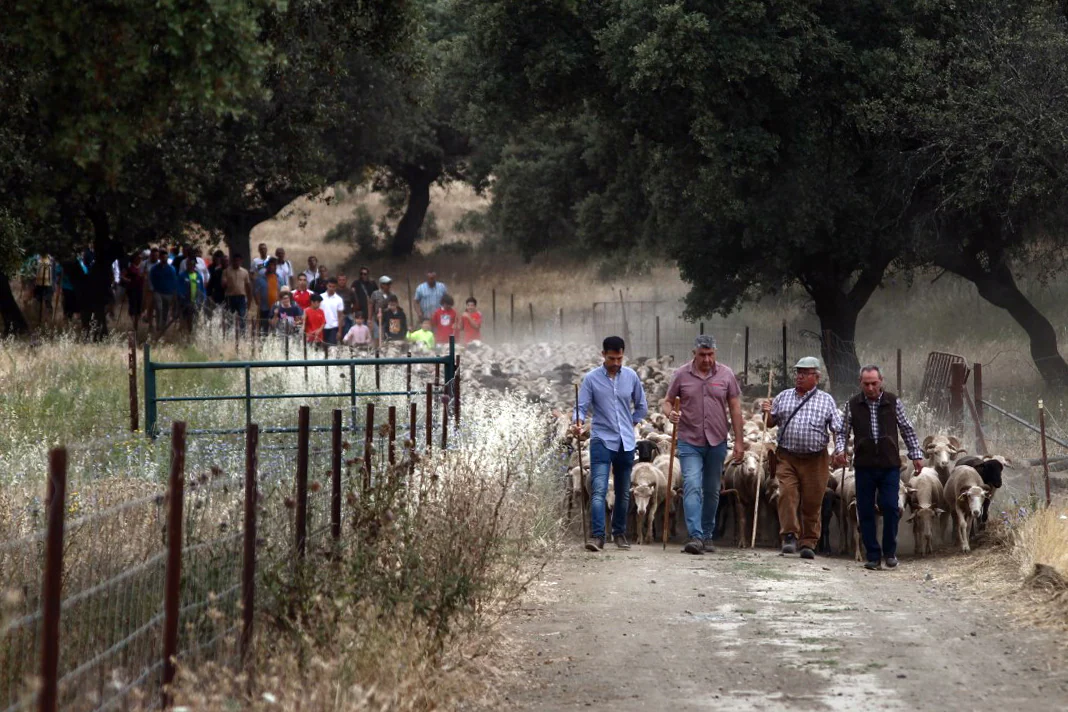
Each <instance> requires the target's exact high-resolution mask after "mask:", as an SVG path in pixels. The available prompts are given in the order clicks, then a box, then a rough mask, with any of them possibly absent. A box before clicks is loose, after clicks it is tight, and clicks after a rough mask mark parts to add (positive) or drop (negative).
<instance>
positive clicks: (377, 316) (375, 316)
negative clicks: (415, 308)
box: [370, 275, 393, 344]
mask: <svg viewBox="0 0 1068 712" xmlns="http://www.w3.org/2000/svg"><path fill="white" fill-rule="evenodd" d="M391 294H393V280H392V279H390V278H389V276H388V275H382V276H381V277H379V278H378V289H376V290H375V291H374V292H372V293H371V304H370V310H371V315H370V316H371V336H373V337H374V339H375V343H376V344H377V343H380V341H381V339H382V335H381V334H380V333H379V329H380V328H381V323H382V314H383V313H384V312H385V310H386V307H387V306H388V304H389V295H391Z"/></svg>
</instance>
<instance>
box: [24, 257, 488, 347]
mask: <svg viewBox="0 0 1068 712" xmlns="http://www.w3.org/2000/svg"><path fill="white" fill-rule="evenodd" d="M78 264H79V266H80V267H81V269H82V270H83V271H84V272H85V273H88V272H89V269H90V268H91V267H92V264H93V254H92V250H86V251H85V252H84V253H82V254H81V255H79V256H78ZM112 271H113V275H114V291H115V301H114V303H115V304H120V303H122V302H125V304H126V308H127V312H128V314H129V316H130V319H131V321H132V323H133V327H134V329H135V330H136V329H137V328H138V324H139V322H140V321H141V320H142V319H143V320H144V321H145V322H146V323H147V324H148V325H149V327H150V328H151V329H154V331H155V332H156V334H157V335H158V334H162V333H164V332H165V331H166V330H167V329H168V328H169V327H170V326H171V324H173V323H175V322H178V323H180V324H181V326H182V327H183V328H184V329H186V330H192V329H193V327H194V324H195V322H196V321H197V320H198V319H199V318H200V317H201V316H202V315H210V314H214V313H217V312H222V313H223V314H225V315H226V318H225V321H224V323H226V324H231V323H232V324H233V325H234V328H236V329H238V331H239V333H241V334H244V333H245V332H246V328H247V327H246V324H247V323H248V321H249V320H250V318H251V319H252V321H253V323H254V327H253V328H255V329H257V331H258V333H259V334H260V335H261V336H266V335H268V334H271V333H288V334H303V335H304V338H305V339H306V340H307V341H308V342H309V343H313V344H324V345H339V344H344V345H347V346H351V347H354V348H372V347H373V348H379V347H381V346H382V345H383V344H386V343H396V342H410V344H411V345H412V346H414V347H416V348H420V349H424V350H433V349H434V348H435V347H437V346H439V345H442V344H448V342H449V339H450V338H455V340H456V342H457V343H460V344H468V343H471V342H473V341H480V340H481V339H482V314H481V312H479V310H478V300H476V299H475V297H474V296H470V297H468V298H467V299H466V301H465V302H464V306H463V311H461V312H458V311H457V309H456V301H455V299H454V298H453V296H452V295H451V294H449V291H448V288H447V287H446V285H445V283H444V282H441V281H440V280H438V278H437V274H436V273H435V272H433V271H430V272H427V274H426V281H424V282H422V283H421V284H419V286H418V287H417V288H416V290H415V293H414V294H413V295H412V300H411V305H412V311H414V314H412V315H411V316H409V315H408V314H407V313H406V312H405V311H404V309H403V308H402V307H401V304H400V299H399V298H398V296H397V295H396V294H394V292H393V280H392V279H390V277H389V276H388V275H381V276H379V277H378V279H377V280H372V279H371V272H370V270H369V269H368V268H367V267H361V268H360V270H359V276H358V277H357V278H356V279H355V280H352V281H351V282H350V281H349V279H348V276H347V275H345V274H336V275H331V274H330V272H329V270H328V269H327V267H326V266H324V265H320V264H319V261H318V259H317V258H316V257H315V256H314V255H313V256H310V257H308V266H307V269H305V270H302V271H298V269H297V268H295V267H294V265H293V263H292V262H291V261H290V260H288V259H287V258H286V251H285V248H282V247H279V248H278V249H276V250H275V253H274V255H271V254H269V251H268V248H267V245H266V244H265V243H260V244H259V246H258V254H257V255H256V256H255V257H253V258H252V260H251V261H250V262H249V263H248V267H247V268H246V266H245V260H244V256H243V255H241V254H232V255H227V254H226V253H224V252H223V251H222V250H216V251H215V252H214V253H213V254H212V255H211V262H210V263H208V262H206V261H205V260H204V258H203V256H202V253H201V250H200V248H198V247H195V246H185V247H179V246H175V247H174V248H172V249H171V250H169V251H168V250H166V249H160V248H157V247H153V248H151V249H147V250H144V251H141V252H137V253H135V254H133V255H131V257H130V259H129V261H128V263H127V264H126V265H125V266H121V265H120V264H119V263H118V261H116V262H115V263H114V264H113V265H112ZM23 279H24V284H25V286H26V293H27V296H32V299H33V300H35V301H36V302H37V304H38V312H39V315H40V316H41V318H42V320H43V318H44V311H45V309H46V307H47V308H49V309H55V308H56V307H55V306H54V302H55V301H57V300H59V299H61V301H62V308H63V312H64V316H65V317H66V318H67V319H70V318H71V317H72V316H73V315H74V314H75V313H76V312H77V310H78V307H77V300H76V299H75V296H74V287H73V285H72V284H71V282H70V280H69V279H68V277H67V276H66V275H64V274H63V270H62V268H61V267H60V266H59V263H58V262H57V261H56V260H54V259H52V258H51V257H50V256H48V255H34V256H33V257H32V258H30V260H28V261H27V264H26V265H25V266H24V269H23ZM56 285H58V286H59V288H60V289H59V292H58V293H57V292H56V291H55V287H56Z"/></svg>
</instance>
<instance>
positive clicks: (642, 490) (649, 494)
mask: <svg viewBox="0 0 1068 712" xmlns="http://www.w3.org/2000/svg"><path fill="white" fill-rule="evenodd" d="M655 496H656V485H655V484H653V483H651V482H642V483H640V484H636V485H634V486H633V487H631V488H630V498H631V499H632V500H634V506H635V507H636V508H637V509H638V514H645V513H646V512H647V511H648V510H649V503H650V502H652V501H653V497H655Z"/></svg>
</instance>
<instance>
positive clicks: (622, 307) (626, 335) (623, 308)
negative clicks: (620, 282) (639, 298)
mask: <svg viewBox="0 0 1068 712" xmlns="http://www.w3.org/2000/svg"><path fill="white" fill-rule="evenodd" d="M619 311H620V312H621V314H622V316H623V342H624V343H625V344H627V345H628V346H631V347H632V348H633V345H632V344H631V343H630V324H628V323H627V304H626V302H624V301H623V290H622V289H621V290H619Z"/></svg>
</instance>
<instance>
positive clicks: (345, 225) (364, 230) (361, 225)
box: [323, 205, 382, 259]
mask: <svg viewBox="0 0 1068 712" xmlns="http://www.w3.org/2000/svg"><path fill="white" fill-rule="evenodd" d="M353 215H355V217H354V218H353V219H352V220H342V221H341V222H339V223H338V224H337V225H335V226H334V227H333V228H331V229H330V231H329V232H327V233H326V235H325V236H324V237H323V241H324V242H343V243H346V244H349V245H352V247H353V248H354V249H355V251H356V254H357V255H359V256H360V257H363V258H368V259H369V258H372V257H376V256H378V255H380V254H381V252H382V248H381V246H380V242H381V235H380V234H379V232H378V229H377V228H376V227H375V220H374V217H373V216H372V215H371V211H370V210H368V209H367V206H366V205H360V206H357V208H356V209H355V210H354V211H353Z"/></svg>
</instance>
